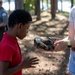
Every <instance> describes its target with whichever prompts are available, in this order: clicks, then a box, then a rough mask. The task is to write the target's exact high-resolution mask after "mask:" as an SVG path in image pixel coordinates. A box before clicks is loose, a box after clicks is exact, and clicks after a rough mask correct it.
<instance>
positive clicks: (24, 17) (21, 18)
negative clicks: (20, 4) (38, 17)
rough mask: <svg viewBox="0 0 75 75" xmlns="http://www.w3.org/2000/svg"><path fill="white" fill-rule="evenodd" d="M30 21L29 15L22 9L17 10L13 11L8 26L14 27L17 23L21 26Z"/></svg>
mask: <svg viewBox="0 0 75 75" xmlns="http://www.w3.org/2000/svg"><path fill="white" fill-rule="evenodd" d="M30 21H32V18H31V15H30V14H29V13H28V12H27V11H25V10H23V9H18V10H15V11H13V12H12V13H11V14H10V16H9V19H8V26H9V28H10V27H14V26H15V25H16V24H18V23H22V24H23V25H24V24H26V23H28V22H30Z"/></svg>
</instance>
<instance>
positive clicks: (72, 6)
mask: <svg viewBox="0 0 75 75" xmlns="http://www.w3.org/2000/svg"><path fill="white" fill-rule="evenodd" d="M73 3H74V2H73V0H71V8H72V7H73Z"/></svg>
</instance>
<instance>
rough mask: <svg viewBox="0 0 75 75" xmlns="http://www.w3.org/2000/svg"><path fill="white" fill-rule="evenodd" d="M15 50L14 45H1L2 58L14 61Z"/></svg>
mask: <svg viewBox="0 0 75 75" xmlns="http://www.w3.org/2000/svg"><path fill="white" fill-rule="evenodd" d="M13 50H14V49H13V48H12V46H4V47H0V60H1V61H9V62H12V58H13Z"/></svg>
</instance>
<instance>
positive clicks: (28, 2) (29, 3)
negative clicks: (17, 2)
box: [24, 0, 34, 11]
mask: <svg viewBox="0 0 75 75" xmlns="http://www.w3.org/2000/svg"><path fill="white" fill-rule="evenodd" d="M24 3H25V9H26V10H27V11H30V10H33V9H34V0H24Z"/></svg>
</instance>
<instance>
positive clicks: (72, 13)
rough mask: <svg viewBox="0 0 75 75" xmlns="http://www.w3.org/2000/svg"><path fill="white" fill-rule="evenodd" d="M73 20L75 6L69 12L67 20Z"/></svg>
mask: <svg viewBox="0 0 75 75" xmlns="http://www.w3.org/2000/svg"><path fill="white" fill-rule="evenodd" d="M74 20H75V7H73V8H72V9H71V11H70V14H69V22H71V23H73V22H74Z"/></svg>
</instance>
